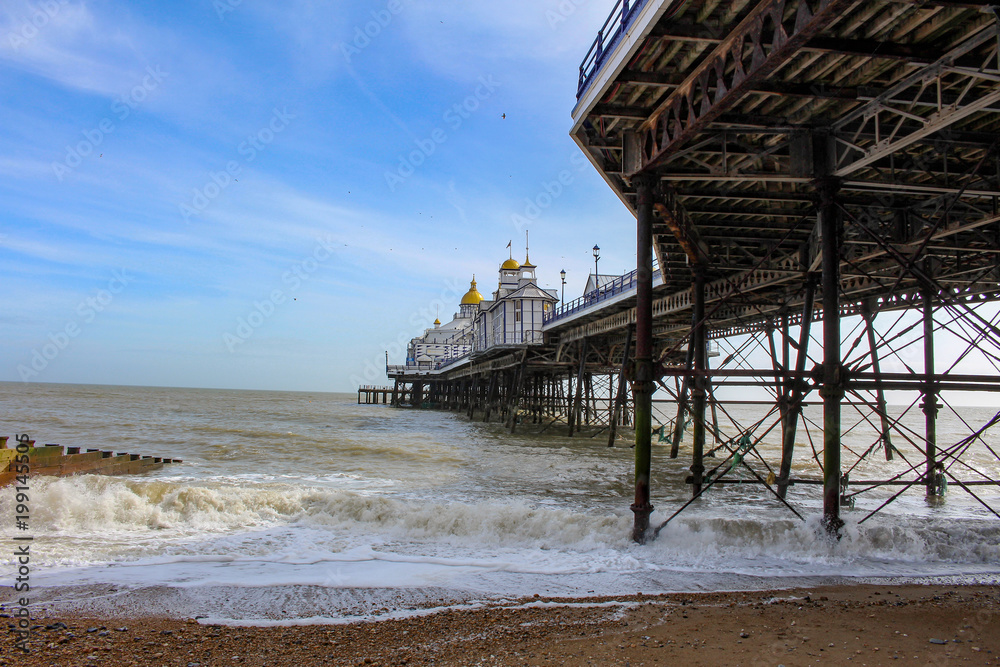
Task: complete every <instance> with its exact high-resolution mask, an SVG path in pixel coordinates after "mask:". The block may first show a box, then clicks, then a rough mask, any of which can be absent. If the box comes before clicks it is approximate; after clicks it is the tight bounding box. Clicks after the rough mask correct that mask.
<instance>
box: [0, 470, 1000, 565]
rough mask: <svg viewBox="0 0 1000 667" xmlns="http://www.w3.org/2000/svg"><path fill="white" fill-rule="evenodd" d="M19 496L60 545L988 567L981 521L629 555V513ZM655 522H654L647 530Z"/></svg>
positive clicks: (296, 494)
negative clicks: (293, 533)
mask: <svg viewBox="0 0 1000 667" xmlns="http://www.w3.org/2000/svg"><path fill="white" fill-rule="evenodd" d="M32 487H33V488H32V493H31V507H32V530H33V532H34V534H35V535H36V536H37V537H39V538H43V539H44V538H59V540H60V541H65V539H66V538H79V539H81V540H84V541H87V542H91V541H98V540H102V539H107V540H113V541H122V542H127V541H128V540H138V539H142V540H148V539H154V540H156V539H161V538H168V537H183V538H196V539H197V538H200V537H206V538H208V537H209V536H212V535H216V536H218V535H220V534H232V535H238V534H245V533H248V532H249V531H253V530H260V529H266V528H271V527H290V528H298V529H308V531H309V532H312V533H315V534H320V535H330V536H344V537H352V538H354V540H353V541H354V542H355V543H357V542H358V541H367V542H368V543H369V544H372V543H393V544H396V545H411V546H412V547H413V548H414V549H415V550H417V551H419V550H421V549H422V550H424V552H427V550H428V549H431V550H433V548H437V547H433V548H431V547H428V546H427V545H438V546H440V547H458V548H460V549H462V550H463V551H465V552H467V553H486V552H487V551H490V550H492V551H496V550H499V549H507V548H509V549H525V548H528V549H554V550H562V551H575V552H582V551H588V550H605V551H606V550H609V549H610V550H614V551H618V552H628V553H630V554H631V556H634V557H636V558H641V559H644V560H647V561H648V562H649V563H650V565H651V566H653V567H656V568H662V569H682V570H684V569H689V570H698V571H718V570H720V568H731V569H732V570H733V571H737V570H739V571H744V570H746V569H747V568H765V569H770V570H773V571H774V573H778V572H779V571H781V572H796V573H807V572H810V571H816V570H817V569H819V570H822V571H823V572H827V573H829V572H832V571H837V572H842V573H844V574H848V573H850V572H851V569H852V568H854V571H855V572H857V571H861V570H865V568H866V567H867V566H868V565H871V564H874V563H893V564H896V565H897V566H900V567H902V568H903V569H906V567H908V566H910V565H912V566H918V565H921V564H927V563H937V564H942V565H958V564H975V565H981V566H985V567H987V568H993V569H996V568H1000V522H996V521H988V520H966V521H954V520H949V519H933V518H930V519H929V518H927V517H920V518H909V517H905V516H891V517H890V516H887V517H877V518H876V519H874V520H872V521H870V522H866V523H865V524H863V525H858V524H857V523H856V522H853V523H852V522H850V520H849V522H848V524H847V525H846V526H845V529H844V531H843V537H842V539H840V540H834V539H831V538H830V537H829V536H828V535H827V534H826V533H825V531H824V529H823V527H822V525H821V524H820V520H819V517H818V516H815V517H811V518H810V520H808V521H806V522H801V521H792V520H785V519H772V518H767V519H762V518H741V517H738V516H736V517H726V518H717V517H716V518H706V517H699V516H698V515H695V514H692V515H689V516H688V517H683V518H678V519H676V520H675V521H674V522H672V523H671V524H670V525H669V526H668V527H667V528H666V529H665V530H664V531H663V532H662V533H661V535H660V537H659V538H658V539H657V540H656V541H655V542H653V543H652V544H650V545H648V546H647V547H644V548H642V549H640V548H638V547H634V546H632V545H631V543H630V541H629V532H630V528H631V521H632V517H631V514H630V513H625V512H622V513H617V514H616V513H612V512H607V511H605V512H601V511H599V510H591V511H586V510H580V509H569V508H566V507H560V506H552V505H541V506H539V505H535V504H532V503H529V502H526V501H523V500H516V499H513V500H478V501H477V502H470V503H463V502H456V501H453V500H448V499H440V498H437V499H429V498H407V497H403V496H393V495H389V494H384V493H383V494H375V493H363V492H357V491H352V490H343V489H329V488H317V487H302V486H295V485H290V484H283V483H273V484H271V483H268V484H260V483H257V484H252V485H243V486H239V485H225V484H214V485H206V484H204V483H201V484H193V483H189V482H170V481H162V480H161V481H155V480H153V481H151V480H140V481H136V480H128V479H121V478H109V477H99V476H80V477H68V478H38V479H36V480H33V484H32ZM12 496H13V494H3V495H2V496H0V515H2V516H4V517H11V516H13V515H14V513H15V512H14V506H13V505H14V501H13V497H12ZM848 518H849V519H850V517H848ZM655 519H656V515H655V514H654V515H653V520H654V524H655ZM0 532H2V533H7V534H13V532H14V527H13V526H12V525H10V524H9V523H4V524H3V525H2V528H0ZM419 545H424V546H422V547H421V546H419ZM633 550H635V551H633ZM862 565H863V566H865V567H861V566H862ZM855 566H858V567H855Z"/></svg>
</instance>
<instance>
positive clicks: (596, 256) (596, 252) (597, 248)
mask: <svg viewBox="0 0 1000 667" xmlns="http://www.w3.org/2000/svg"><path fill="white" fill-rule="evenodd" d="M600 258H601V246H599V245H597V244H596V243H595V244H594V289H597V287H598V285H597V260H599V259H600Z"/></svg>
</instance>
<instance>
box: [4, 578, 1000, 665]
mask: <svg viewBox="0 0 1000 667" xmlns="http://www.w3.org/2000/svg"><path fill="white" fill-rule="evenodd" d="M34 620H35V622H36V626H41V627H37V628H36V629H35V630H34V631H33V633H32V640H31V643H30V646H31V652H30V653H28V654H23V653H21V652H19V651H13V650H11V648H10V647H11V643H10V642H5V646H4V648H3V652H2V656H3V657H2V658H0V660H2V661H3V662H2V664H3V665H10V666H11V667H13V666H17V665H50V664H54V665H70V664H72V665H109V666H117V665H189V666H193V665H198V666H199V667H207V666H209V665H223V664H225V665H235V664H239V665H255V666H256V665H259V666H264V665H309V664H335V665H369V664H370V665H429V664H434V665H546V664H571V665H633V666H635V665H654V664H661V665H669V664H677V665H779V664H781V665H787V666H789V667H791V666H792V665H845V664H848V663H849V662H850V663H851V664H858V665H889V664H933V665H940V664H951V663H956V664H963V665H964V664H968V665H996V664H1000V589H998V588H997V587H985V586H940V585H922V586H915V585H900V586H880V585H855V586H834V587H821V588H812V589H790V590H776V591H758V592H742V593H724V592H717V593H695V594H692V593H685V594H675V595H635V596H624V597H611V598H608V597H601V598H574V599H553V598H547V597H537V598H536V597H530V598H524V599H520V600H509V601H505V602H504V603H495V604H490V605H485V606H481V607H476V608H455V609H445V610H438V611H435V612H433V613H429V614H427V615H419V616H412V617H407V618H398V619H394V620H384V621H375V622H355V623H340V624H333V625H324V624H315V625H313V624H310V625H287V624H279V625H273V626H270V627H247V626H238V625H219V624H208V625H206V624H204V623H202V622H199V621H197V620H194V619H183V618H173V619H170V618H155V617H144V618H88V617H86V616H59V615H45V614H44V613H43V614H42V615H40V616H39V617H37V618H35V619H34ZM60 622H61V623H65V624H66V625H67V626H68V627H67V628H61V627H59V628H57V629H52V630H47V629H45V627H46V626H53V625H54V624H56V623H60Z"/></svg>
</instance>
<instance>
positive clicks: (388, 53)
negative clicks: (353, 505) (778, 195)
mask: <svg viewBox="0 0 1000 667" xmlns="http://www.w3.org/2000/svg"><path fill="white" fill-rule="evenodd" d="M612 4H613V2H611V1H610V0H507V1H506V2H503V3H493V2H475V1H473V2H468V1H466V2H459V1H457V0H434V1H433V2H431V1H430V0H375V1H371V2H366V1H361V0H338V1H337V2H332V1H331V2H322V1H314V2H309V1H306V0H288V1H283V2H265V1H264V0H189V1H188V2H183V3H168V2H163V1H160V2H125V1H103V0H32V1H31V2H28V1H26V0H3V2H2V3H0V90H2V91H3V93H2V95H0V287H2V289H0V340H2V342H3V345H2V347H0V381H30V382H70V383H95V384H125V385H151V386H184V387H221V388H237V389H272V390H303V391H353V390H354V389H355V388H356V386H357V385H358V384H359V383H360V382H365V383H373V384H381V383H384V381H385V376H384V372H383V371H384V364H385V356H386V351H389V353H390V362H391V363H401V362H402V360H403V357H404V356H405V354H404V348H405V343H406V341H408V340H409V339H410V338H411V337H413V336H415V335H419V334H420V333H421V332H422V331H423V329H424V328H425V327H427V326H430V324H431V323H432V322H433V320H434V319H435V317H437V316H440V318H441V320H442V321H448V320H449V319H450V318H451V315H452V314H453V313H454V312H455V311H456V310H458V301H459V299H460V298H461V295H462V294H463V293H464V292H465V291H466V290H467V289H468V285H469V280H470V279H471V278H472V276H473V274H475V276H476V278H477V280H478V282H479V288H480V291H482V292H483V293H488V292H489V291H490V290H492V289H494V287H495V286H494V282H493V281H495V280H496V275H497V274H496V271H497V268H498V265H499V263H500V262H501V261H503V260H504V259H506V258H507V256H508V250H507V249H506V248H507V244H508V242H512V247H513V248H514V256H515V258H517V259H519V260H520V259H523V255H524V246H525V238H524V237H525V234H524V232H525V230H528V231H529V232H530V243H531V260H532V262H533V263H534V264H536V265H538V277H539V282H540V283H541V286H543V287H550V288H558V287H560V278H559V271H560V269H565V270H566V272H567V284H566V294H567V298H570V297H575V296H578V295H579V294H580V293H582V291H583V287H584V284H585V282H586V279H587V275H588V273H589V271H591V270H592V268H593V256H592V250H591V248H592V247H593V246H594V245H595V244H597V245H599V246H600V247H601V261H600V272H601V273H624V272H626V271H628V270H630V269H631V268H632V267H634V266H635V254H634V253H635V250H634V249H635V240H634V219H633V218H632V216H631V215H630V214H629V213H628V211H627V210H626V209H625V208H624V206H622V204H621V203H620V202H619V200H618V199H617V198H616V197H615V196H614V194H613V193H612V192H611V190H610V189H609V188H608V187H607V186H606V185H605V184H604V182H603V181H602V180H601V179H600V177H599V176H598V174H597V173H596V171H595V170H594V169H593V168H592V167H590V165H589V164H588V163H586V162H585V161H584V160H583V158H582V154H581V153H580V151H579V150H578V149H577V148H576V146H575V145H574V144H573V142H572V141H571V139H570V138H569V134H568V133H569V129H570V125H571V119H570V113H571V110H572V108H573V105H574V102H575V92H576V81H577V71H578V67H579V64H580V61H581V60H582V58H583V56H584V54H585V53H586V51H587V49H588V48H589V46H590V44H591V42H592V41H593V39H594V37H595V36H596V32H597V30H598V28H599V27H600V26H601V24H602V23H603V21H604V19H605V18H606V16H607V14H608V13H609V12H610V10H611V6H612ZM561 175H562V176H563V181H564V183H566V182H568V185H563V184H560V183H559V179H560V176H561Z"/></svg>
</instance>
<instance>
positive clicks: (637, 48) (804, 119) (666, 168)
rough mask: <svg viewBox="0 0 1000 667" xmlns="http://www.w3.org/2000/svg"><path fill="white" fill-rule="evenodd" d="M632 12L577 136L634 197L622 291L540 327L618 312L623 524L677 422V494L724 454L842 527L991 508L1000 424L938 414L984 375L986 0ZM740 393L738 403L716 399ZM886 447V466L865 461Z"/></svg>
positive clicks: (989, 326)
mask: <svg viewBox="0 0 1000 667" xmlns="http://www.w3.org/2000/svg"><path fill="white" fill-rule="evenodd" d="M619 11H621V10H620V9H619ZM628 22H629V27H628V29H627V30H624V31H623V32H622V34H620V35H616V40H617V41H616V42H615V45H614V47H613V50H614V53H613V54H611V53H602V55H601V58H600V59H596V60H594V62H592V63H590V65H588V66H587V67H586V68H584V69H582V70H581V72H582V74H583V75H584V78H583V79H582V80H581V83H580V95H579V99H578V104H577V106H576V108H575V109H574V112H573V118H574V124H573V129H572V131H571V134H572V136H573V138H574V140H575V141H576V142H577V143H578V145H579V146H580V148H581V149H582V150H583V151H584V152H585V154H586V155H587V157H588V158H589V159H590V160H591V162H592V163H593V164H594V166H595V167H596V168H597V169H598V171H599V172H600V173H601V175H602V176H603V177H604V179H605V181H606V182H607V183H608V185H609V186H610V187H611V188H612V189H613V191H614V192H615V193H616V194H617V195H618V196H619V197H620V198H621V199H622V201H623V202H624V203H625V204H626V206H628V207H629V208H630V210H632V211H633V213H634V214H635V215H636V224H637V297H636V299H635V300H634V301H630V302H629V303H628V304H624V305H621V306H620V307H619V308H617V309H615V310H613V311H609V312H606V313H603V314H601V313H595V314H593V315H592V316H590V317H587V318H581V319H580V320H579V321H575V322H567V323H566V325H565V326H563V327H561V328H554V329H553V330H551V331H549V332H548V335H549V336H550V337H551V338H552V339H554V340H555V339H558V340H559V341H562V342H564V343H570V342H574V341H576V342H583V343H585V342H587V341H592V340H595V339H601V338H603V337H608V336H612V335H615V334H616V333H620V332H622V331H624V330H625V329H626V328H627V327H630V328H631V329H630V330H632V329H634V332H635V333H634V335H635V339H636V351H635V355H634V356H635V359H634V363H633V366H632V371H631V374H630V377H631V378H632V385H631V388H632V395H633V398H634V401H635V405H634V412H635V424H636V427H637V428H636V431H635V438H636V441H635V446H636V500H635V503H634V505H633V511H634V512H635V516H636V521H635V529H634V533H633V536H634V537H635V539H637V540H639V541H642V540H644V539H646V537H647V536H648V535H649V534H650V531H649V515H650V513H651V512H652V509H653V508H652V502H651V496H650V491H651V489H650V483H649V480H650V471H649V461H650V457H649V452H650V447H651V438H652V437H658V438H659V439H660V440H661V441H662V440H666V441H667V442H669V444H670V446H671V450H672V453H676V452H678V449H679V446H680V443H681V441H682V439H683V433H684V429H683V428H682V427H683V425H684V424H685V422H688V421H690V423H691V428H692V432H691V435H690V447H691V455H692V464H691V474H690V477H689V479H688V481H689V482H690V483H691V485H692V489H693V494H692V495H693V496H694V497H698V496H699V495H700V494H704V493H706V492H708V491H709V490H710V489H712V488H715V487H717V486H719V485H725V484H728V483H730V482H732V481H734V479H733V476H734V475H735V474H736V473H737V472H738V471H740V470H742V471H743V472H744V477H742V478H740V479H739V481H740V482H743V483H750V482H752V484H750V486H753V485H754V484H756V485H759V486H760V485H762V488H765V489H767V495H769V496H770V497H772V498H773V499H774V502H775V504H776V505H781V504H782V503H785V504H787V506H788V507H789V509H791V510H792V511H794V512H796V513H799V514H802V513H803V512H802V510H803V507H802V504H801V503H802V502H803V499H802V498H799V497H795V498H793V497H791V495H790V492H789V489H794V488H796V486H797V485H799V486H803V485H807V484H810V483H815V484H819V485H821V486H822V505H823V514H824V519H825V522H826V525H827V526H828V528H829V529H830V530H831V531H834V532H836V531H837V530H839V526H840V523H841V518H840V509H841V506H842V504H844V503H846V502H850V501H858V504H859V505H864V506H865V507H866V508H868V509H869V511H871V510H876V509H878V506H879V504H880V503H889V504H891V503H892V502H893V498H894V497H895V495H893V494H895V493H897V492H905V491H912V490H913V489H914V488H918V487H919V488H920V489H921V490H922V492H924V493H926V494H928V495H930V496H932V497H935V496H937V495H938V493H939V492H940V491H941V489H942V488H943V487H944V485H945V483H946V482H947V483H951V486H952V488H953V489H954V488H955V487H958V488H959V489H961V491H962V492H963V493H967V494H969V495H970V496H972V497H975V498H976V499H977V502H979V500H982V503H983V507H984V508H986V510H988V511H989V512H990V513H992V514H996V513H997V511H998V506H1000V501H998V499H997V496H996V494H995V486H992V485H995V484H996V480H995V479H994V478H995V477H996V475H995V474H994V473H993V472H991V470H992V471H995V470H996V469H997V468H996V467H995V463H996V461H997V459H996V453H997V450H998V449H1000V448H998V447H997V446H996V444H994V443H996V442H997V438H996V434H997V433H998V432H1000V431H998V430H996V428H995V427H996V421H997V420H996V419H995V418H993V416H992V415H990V416H988V417H986V418H985V422H984V423H980V424H976V423H968V424H967V427H968V429H967V430H968V432H967V433H966V434H965V435H964V436H963V437H962V439H959V440H956V441H955V442H945V440H944V439H943V438H941V437H939V434H938V433H937V424H938V421H939V417H938V414H939V410H950V411H951V412H955V413H956V414H957V415H958V416H957V417H953V419H958V420H959V421H961V420H962V419H967V417H965V416H964V415H963V414H962V413H961V411H960V410H954V409H952V407H953V404H954V403H955V402H956V400H957V401H961V399H962V393H963V392H979V393H977V394H975V395H976V396H982V395H985V394H986V393H987V392H993V393H992V394H990V395H996V392H997V391H998V390H1000V363H998V358H1000V349H998V348H1000V343H998V341H1000V329H998V322H997V316H996V307H995V305H994V304H995V303H996V302H997V301H998V300H1000V146H998V142H997V137H998V133H1000V53H998V48H997V45H998V42H1000V30H998V26H1000V23H998V10H997V8H996V3H994V2H975V1H959V0H955V1H950V0H920V1H917V0H864V1H860V0H710V1H708V2H694V1H693V0H689V1H685V0H659V1H656V0H650V2H646V3H643V4H642V7H641V10H638V11H636V12H635V13H633V14H630V15H629V16H628ZM585 65H587V63H585ZM651 256H655V258H656V260H657V262H658V266H659V270H660V275H661V277H662V281H658V283H657V285H656V286H655V289H654V288H651V285H652V283H651V281H649V282H647V283H645V285H644V283H643V280H644V279H645V278H644V276H648V273H646V274H644V270H643V269H644V266H648V262H649V258H650V257H651ZM626 306H627V307H626ZM897 320H898V321H897ZM709 340H713V341H716V342H717V344H718V345H719V346H720V350H721V352H722V355H721V356H722V358H721V359H720V360H719V361H717V362H715V363H713V364H710V363H709V358H708V356H707V355H706V354H705V350H706V348H707V345H708V341H709ZM942 341H947V345H946V346H944V347H943V346H942ZM685 346H686V347H685ZM682 348H685V349H686V350H689V351H690V352H687V354H679V352H680V350H681V349H682ZM915 348H920V354H919V355H917V356H918V357H919V361H920V363H916V362H914V361H913V360H912V359H910V356H909V355H911V354H912V353H913V351H914V349H915ZM956 350H958V352H956ZM949 351H950V352H952V353H953V357H954V358H946V357H947V353H948V352H949ZM664 355H666V356H664ZM973 359H975V361H973ZM654 388H659V390H660V395H663V396H666V397H667V398H666V399H661V400H666V401H667V402H666V403H663V402H660V401H659V400H657V402H654V399H653V390H654ZM751 389H754V390H756V391H757V393H758V394H759V395H760V396H759V397H758V398H756V399H754V400H756V401H760V402H761V403H760V407H761V410H760V413H761V414H760V415H759V417H758V418H757V419H754V420H752V421H751V422H747V420H746V419H745V418H744V417H740V416H739V415H737V414H736V413H735V412H733V410H732V409H730V407H727V405H728V406H732V405H733V403H732V402H729V403H728V404H727V403H726V401H725V400H724V398H726V397H727V396H731V395H732V393H733V392H734V391H736V390H751ZM761 392H767V394H766V396H769V397H765V395H764V394H761ZM889 398H892V399H893V400H891V401H890V400H889ZM897 401H903V402H904V405H906V406H909V407H907V408H905V409H903V408H897V407H896V406H895V402H897ZM764 402H766V403H767V405H766V407H765V405H764ZM709 413H713V416H712V417H711V418H709V417H706V415H707V414H709ZM915 414H916V415H917V416H918V417H920V419H918V420H914V419H913V417H914V415H915ZM916 421H919V422H920V423H919V424H918V423H916ZM646 424H648V425H649V427H648V428H646ZM654 429H656V433H657V435H656V436H652V435H651V433H652V431H653V430H654ZM991 429H993V430H991ZM862 434H865V437H861V435H862ZM803 436H804V437H805V438H806V440H807V442H808V449H807V450H805V451H806V454H808V456H807V458H806V459H805V460H807V461H808V460H812V461H813V462H814V463H815V465H816V472H815V473H814V474H810V473H808V471H805V470H801V471H800V468H798V467H797V466H799V465H800V464H799V459H800V458H801V456H802V451H803V445H804V444H805V443H803V442H801V439H802V437H803ZM991 437H992V438H993V440H991V439H990V438H991ZM859 438H860V441H864V440H865V438H867V439H868V440H870V442H867V443H864V444H863V446H862V445H859V444H858V443H859ZM720 447H721V449H720ZM768 448H770V449H768ZM713 452H714V453H715V454H716V457H715V458H716V462H717V463H720V468H719V469H715V470H713V469H712V468H711V467H706V466H705V461H706V460H707V459H706V455H707V454H709V453H713ZM983 452H985V454H984V456H986V460H990V461H992V464H991V465H993V467H992V468H991V467H989V466H986V467H983V465H981V460H980V459H979V458H977V457H978V456H980V454H982V453H983ZM880 453H881V454H884V455H891V456H892V457H893V458H892V461H891V466H892V469H893V470H894V471H897V472H894V473H893V476H892V477H891V478H890V479H871V478H870V476H869V477H866V463H865V462H866V461H870V460H871V458H872V456H874V455H876V454H880ZM991 457H992V458H991ZM719 458H721V459H722V461H721V462H720V461H718V459H719ZM726 461H728V463H726ZM734 462H737V463H734ZM882 463H883V465H885V456H883V459H882ZM720 469H725V470H726V472H725V473H723V474H720V472H719V470H720ZM727 475H728V477H727ZM741 488H742V487H741ZM886 489H893V490H894V491H893V494H889V495H886V496H885V497H884V498H881V497H880V496H879V494H886V493H887V492H886ZM991 494H992V495H991ZM876 497H879V498H881V500H879V502H878V503H875V504H874V505H873V506H871V507H869V505H871V501H869V500H868V498H876ZM808 498H811V497H808Z"/></svg>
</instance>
